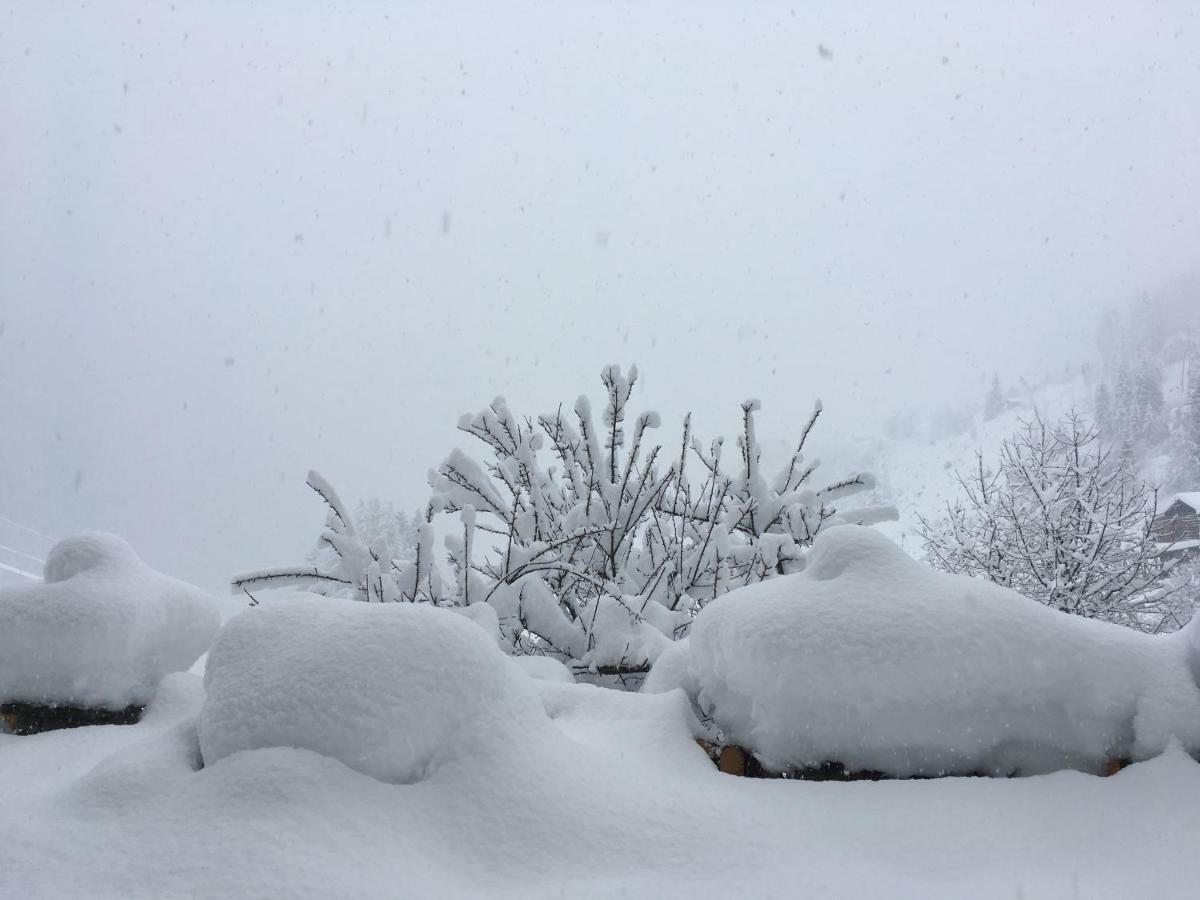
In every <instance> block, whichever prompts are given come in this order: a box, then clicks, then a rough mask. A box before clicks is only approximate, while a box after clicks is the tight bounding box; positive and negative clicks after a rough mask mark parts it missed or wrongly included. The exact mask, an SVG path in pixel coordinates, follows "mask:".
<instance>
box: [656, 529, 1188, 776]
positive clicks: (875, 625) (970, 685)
mask: <svg viewBox="0 0 1200 900" xmlns="http://www.w3.org/2000/svg"><path fill="white" fill-rule="evenodd" d="M690 657H691V660H690V663H691V665H690V669H691V671H690V675H691V677H692V678H694V679H695V690H696V697H697V700H698V702H699V704H700V706H701V708H702V709H703V710H704V711H706V712H707V713H709V714H711V715H712V716H713V717H714V718H715V720H716V722H717V724H718V725H719V726H720V728H721V730H722V731H723V732H724V734H725V736H726V737H727V739H728V740H730V741H731V742H733V743H738V744H741V745H743V746H746V747H750V748H752V749H753V750H754V751H755V752H756V754H757V755H758V756H759V758H760V759H761V760H762V761H763V762H764V763H765V764H767V765H768V766H773V767H778V768H784V767H788V766H798V767H803V766H810V765H816V764H820V763H822V762H826V761H835V762H840V763H842V764H844V765H846V766H847V767H849V768H851V769H857V770H877V771H882V772H886V773H891V774H895V775H913V774H938V773H967V772H978V771H985V772H993V773H1010V772H1021V773H1032V772H1040V771H1048V770H1052V769H1057V768H1063V767H1070V768H1078V769H1082V770H1084V771H1096V770H1099V769H1100V768H1102V766H1103V764H1104V761H1105V760H1106V759H1112V758H1129V759H1146V758H1148V757H1151V756H1154V755H1156V754H1158V753H1161V752H1162V751H1163V749H1164V748H1165V747H1166V746H1167V744H1168V742H1169V741H1170V739H1171V737H1172V735H1174V736H1176V737H1178V738H1179V740H1180V741H1181V742H1182V743H1183V745H1184V746H1185V747H1186V748H1187V749H1188V750H1189V751H1190V752H1192V753H1193V754H1194V753H1197V752H1200V685H1198V684H1197V678H1196V673H1197V670H1198V669H1200V622H1197V623H1193V624H1192V625H1191V626H1190V627H1189V628H1188V629H1186V630H1185V631H1183V632H1181V633H1178V634H1175V635H1169V636H1157V637H1155V636H1150V635H1145V634H1141V633H1138V632H1135V631H1132V630H1129V629H1125V628H1121V627H1120V626H1116V625H1110V624H1107V623H1104V622H1098V621H1093V620H1087V619H1082V618H1079V617H1075V616H1069V615H1067V614H1065V613H1060V612H1057V611H1054V610H1051V609H1049V608H1047V607H1045V606H1042V605H1041V604H1038V603H1036V602H1034V601H1032V600H1029V599H1028V598H1026V597H1023V596H1021V595H1019V594H1017V593H1015V592H1013V591H1009V590H1006V589H1004V588H1001V587H998V586H996V585H993V584H990V583H987V582H983V581H979V580H975V579H970V578H967V577H965V576H954V575H945V574H942V573H939V572H935V571H933V570H932V569H930V568H928V567H926V566H925V565H923V564H921V563H918V562H915V561H913V560H912V559H910V558H909V557H908V556H907V555H905V554H904V552H903V551H902V550H900V548H899V547H897V546H896V545H895V544H893V543H892V542H891V541H889V540H888V539H887V538H886V537H884V536H882V535H880V534H878V533H877V532H875V531H872V530H871V529H867V528H859V527H855V526H846V527H843V528H837V529H831V530H830V531H829V532H828V533H826V534H823V535H822V539H821V540H820V541H818V542H817V545H816V546H815V547H814V550H813V555H812V557H811V560H810V564H809V566H808V567H807V569H806V570H805V571H804V572H803V573H802V574H798V575H790V576H785V577H781V578H777V579H774V580H771V581H767V582H763V583H761V584H757V585H753V586H751V587H747V588H743V589H740V590H737V591H733V592H731V593H729V594H727V595H725V596H724V597H721V598H720V599H719V600H717V601H716V602H714V603H711V604H710V605H709V606H708V607H707V608H705V609H704V611H703V612H702V613H701V614H700V615H699V616H698V618H697V619H696V622H695V625H694V626H693V628H692V633H691V639H690ZM671 680H672V681H675V682H677V683H681V681H680V678H679V676H678V674H676V675H675V676H674V677H673V678H672V679H671Z"/></svg>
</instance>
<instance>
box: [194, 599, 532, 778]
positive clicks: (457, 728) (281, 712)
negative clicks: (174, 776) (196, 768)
mask: <svg viewBox="0 0 1200 900" xmlns="http://www.w3.org/2000/svg"><path fill="white" fill-rule="evenodd" d="M204 683H205V689H206V699H205V702H204V708H203V710H202V711H201V714H200V718H199V721H198V726H197V727H198V731H199V738H200V751H201V754H202V756H203V759H204V762H205V764H207V765H212V764H213V763H215V762H217V761H218V760H220V759H223V758H225V757H226V756H229V755H230V754H233V753H237V752H238V751H241V750H256V749H261V748H264V747H300V748H302V749H305V750H312V751H313V752H316V753H321V754H323V755H326V756H331V757H333V758H335V759H338V760H341V761H342V762H343V763H345V764H346V765H347V766H349V767H350V768H352V769H356V770H357V771H359V772H362V773H364V774H366V775H371V776H373V777H375V778H379V779H381V780H384V781H389V782H412V781H417V780H420V779H422V778H425V777H427V776H428V775H430V774H432V772H433V771H435V770H436V769H437V768H438V767H440V766H442V765H444V764H445V763H447V762H449V761H451V760H455V759H459V758H461V757H462V756H463V755H464V754H469V753H470V752H472V751H477V750H480V749H481V748H483V747H486V746H487V745H488V744H489V743H491V742H495V741H498V740H505V739H509V740H516V739H518V736H520V735H522V734H526V735H527V734H528V733H529V732H531V731H536V729H537V727H539V725H541V724H544V723H545V722H546V721H547V720H546V718H545V714H544V712H543V710H542V706H541V702H540V701H539V699H538V697H537V694H536V693H535V692H534V690H533V687H532V684H531V682H530V681H529V679H528V678H526V677H525V676H524V675H522V674H521V673H520V672H518V671H517V670H516V668H515V667H514V666H513V665H512V663H511V662H510V661H509V660H508V659H507V658H506V657H505V656H504V654H503V653H502V652H501V651H500V649H499V648H498V647H497V646H496V642H495V641H494V640H491V639H490V638H489V637H488V636H487V635H486V634H485V633H484V632H483V631H481V630H480V629H479V628H477V627H476V626H475V625H473V624H471V623H470V622H468V621H466V620H465V619H464V618H463V617H462V616H456V615H453V614H452V613H450V612H448V611H445V610H439V609H433V608H431V607H430V606H429V605H427V604H425V605H411V604H389V605H374V604H365V603H353V602H351V601H349V600H344V599H332V598H330V599H322V600H317V599H315V598H314V599H312V600H309V599H306V598H303V597H298V598H292V599H290V600H288V601H287V602H286V603H284V602H281V603H274V604H268V605H263V606H260V607H258V608H254V609H248V610H246V611H245V612H243V613H241V614H240V615H238V616H237V617H235V618H234V619H232V620H231V621H230V622H229V623H227V624H226V626H225V627H224V628H223V629H222V631H221V634H220V636H219V637H218V638H217V641H216V643H215V644H214V645H213V648H212V651H211V652H210V653H209V657H208V664H207V668H206V670H205V676H204Z"/></svg>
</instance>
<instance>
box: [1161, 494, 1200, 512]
mask: <svg viewBox="0 0 1200 900" xmlns="http://www.w3.org/2000/svg"><path fill="white" fill-rule="evenodd" d="M1176 502H1181V503H1186V504H1187V505H1188V506H1190V507H1191V508H1192V509H1195V510H1200V491H1183V492H1182V493H1178V494H1172V495H1171V496H1170V497H1168V498H1167V499H1166V501H1165V502H1164V503H1163V504H1162V506H1161V509H1163V510H1168V509H1170V508H1171V507H1172V506H1174V505H1175V503H1176Z"/></svg>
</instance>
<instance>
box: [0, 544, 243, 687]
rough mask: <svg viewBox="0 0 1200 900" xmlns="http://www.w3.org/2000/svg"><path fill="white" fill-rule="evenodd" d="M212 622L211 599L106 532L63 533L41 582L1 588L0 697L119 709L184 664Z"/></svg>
mask: <svg viewBox="0 0 1200 900" xmlns="http://www.w3.org/2000/svg"><path fill="white" fill-rule="evenodd" d="M219 625H220V616H219V614H218V612H217V608H216V604H215V601H214V600H213V598H211V597H209V596H208V595H207V594H205V593H204V592H203V591H200V590H199V589H197V588H194V587H192V586H191V585H188V584H184V583H183V582H181V581H177V580H176V579H174V578H169V577H168V576H166V575H163V574H160V573H159V572H156V571H154V570H153V569H151V568H150V567H149V566H147V565H146V564H145V563H144V562H142V561H141V559H139V558H138V556H137V554H136V553H134V551H133V548H132V547H130V546H129V544H127V543H126V542H125V541H124V540H122V539H121V538H119V537H117V536H116V535H112V534H104V533H101V532H90V533H87V534H81V535H78V536H75V537H70V538H67V539H65V540H63V541H61V542H60V543H59V544H58V545H57V546H55V547H54V548H53V549H52V550H51V551H50V554H49V555H48V556H47V558H46V564H45V583H44V584H37V585H31V586H29V587H19V588H8V589H3V590H0V702H3V703H7V704H13V703H19V704H26V705H32V706H58V707H79V708H98V709H107V710H122V709H125V708H126V707H130V706H141V705H144V704H145V703H146V702H147V701H148V700H149V699H150V697H151V696H152V695H153V693H154V689H155V687H156V686H157V685H158V683H159V681H160V680H161V679H162V678H163V676H164V675H166V674H168V673H170V672H177V671H181V670H185V669H187V668H188V667H190V666H191V665H192V663H194V662H195V661H196V660H197V659H198V658H199V656H200V654H201V653H203V652H204V651H205V650H206V649H207V648H208V645H209V643H210V642H211V641H212V638H213V636H214V635H215V634H216V632H217V628H218V627H219Z"/></svg>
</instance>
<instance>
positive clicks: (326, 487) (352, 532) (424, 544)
mask: <svg viewBox="0 0 1200 900" xmlns="http://www.w3.org/2000/svg"><path fill="white" fill-rule="evenodd" d="M308 486H309V487H310V488H312V489H313V490H314V491H316V493H317V494H318V495H319V496H320V498H321V499H322V500H324V501H325V507H326V517H325V528H324V530H323V531H322V532H321V536H320V538H319V541H318V545H319V547H320V548H321V550H320V552H319V553H318V554H317V556H318V560H317V561H316V562H314V563H313V564H311V565H305V566H284V567H281V568H275V569H260V570H258V571H254V572H247V573H245V574H244V575H239V576H238V577H237V578H235V579H234V580H233V587H234V590H240V591H245V592H246V593H249V592H250V590H251V589H252V588H260V587H267V588H269V587H280V586H286V585H302V586H304V587H307V588H309V589H310V590H312V591H313V592H314V593H319V594H331V595H334V596H348V597H352V598H354V599H355V600H364V601H367V602H374V603H395V602H401V601H403V602H409V603H416V602H431V603H435V604H438V605H446V604H448V603H452V602H453V598H452V597H446V596H445V594H444V592H443V590H442V581H441V576H440V572H439V570H438V567H437V566H436V565H435V564H434V558H433V555H434V554H433V529H432V527H431V525H430V523H429V518H430V517H431V515H432V514H430V515H428V516H426V518H425V520H424V521H418V522H417V523H416V524H415V526H413V527H414V528H415V535H414V537H413V544H412V545H411V546H406V547H405V548H404V549H405V550H406V551H407V552H408V554H409V555H408V556H407V557H406V558H402V559H396V558H394V557H393V556H392V553H391V547H390V545H389V543H388V541H387V540H386V536H385V537H383V538H381V537H379V536H377V537H376V538H375V539H373V540H372V539H371V538H370V537H369V536H368V535H367V534H364V532H362V531H360V529H359V528H358V526H357V523H356V522H355V520H354V519H353V518H352V517H351V515H350V513H349V511H348V510H347V508H346V505H345V504H344V503H343V502H342V499H341V497H339V496H338V493H337V491H335V490H334V489H333V486H332V485H331V484H329V482H328V481H326V480H325V479H324V478H323V477H322V476H321V474H320V473H319V472H311V471H310V472H309V473H308Z"/></svg>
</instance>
